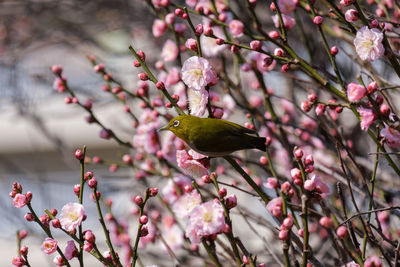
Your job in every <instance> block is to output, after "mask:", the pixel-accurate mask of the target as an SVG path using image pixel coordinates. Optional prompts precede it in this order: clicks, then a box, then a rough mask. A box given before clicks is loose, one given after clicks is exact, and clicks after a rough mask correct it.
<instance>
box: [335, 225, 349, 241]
mask: <svg viewBox="0 0 400 267" xmlns="http://www.w3.org/2000/svg"><path fill="white" fill-rule="evenodd" d="M336 234H337V235H338V237H340V238H343V239H346V238H347V237H348V235H349V234H348V232H347V228H346V226H343V225H342V226H339V227H338V229H336Z"/></svg>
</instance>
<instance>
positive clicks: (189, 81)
mask: <svg viewBox="0 0 400 267" xmlns="http://www.w3.org/2000/svg"><path fill="white" fill-rule="evenodd" d="M213 78H214V73H213V72H212V69H211V65H210V63H209V62H208V60H207V59H205V58H201V57H197V56H193V57H190V58H188V59H187V60H186V61H185V62H184V63H183V67H182V80H183V82H184V83H185V84H186V85H187V86H189V87H190V88H192V89H194V90H201V89H203V88H204V87H205V86H206V85H207V84H208V83H209V82H211V81H212V79H213Z"/></svg>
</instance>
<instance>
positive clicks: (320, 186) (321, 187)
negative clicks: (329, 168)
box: [311, 174, 330, 197]
mask: <svg viewBox="0 0 400 267" xmlns="http://www.w3.org/2000/svg"><path fill="white" fill-rule="evenodd" d="M311 181H313V182H314V184H315V190H317V191H318V193H320V194H322V196H323V197H324V196H325V194H329V192H330V189H329V187H328V186H327V185H326V184H325V183H324V182H322V181H321V179H320V178H319V177H318V176H317V175H316V174H314V175H313V176H312V177H311Z"/></svg>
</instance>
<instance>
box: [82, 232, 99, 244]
mask: <svg viewBox="0 0 400 267" xmlns="http://www.w3.org/2000/svg"><path fill="white" fill-rule="evenodd" d="M83 238H84V239H85V240H86V241H87V242H89V243H92V244H94V243H95V242H96V236H95V235H94V234H93V232H92V231H91V230H86V231H85V234H84V235H83Z"/></svg>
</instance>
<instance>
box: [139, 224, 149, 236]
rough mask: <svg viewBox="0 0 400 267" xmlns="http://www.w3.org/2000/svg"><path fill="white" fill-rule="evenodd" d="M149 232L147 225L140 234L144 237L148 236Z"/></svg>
mask: <svg viewBox="0 0 400 267" xmlns="http://www.w3.org/2000/svg"><path fill="white" fill-rule="evenodd" d="M148 234H149V229H147V226H142V228H141V229H140V236H141V237H144V236H147V235H148Z"/></svg>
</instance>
